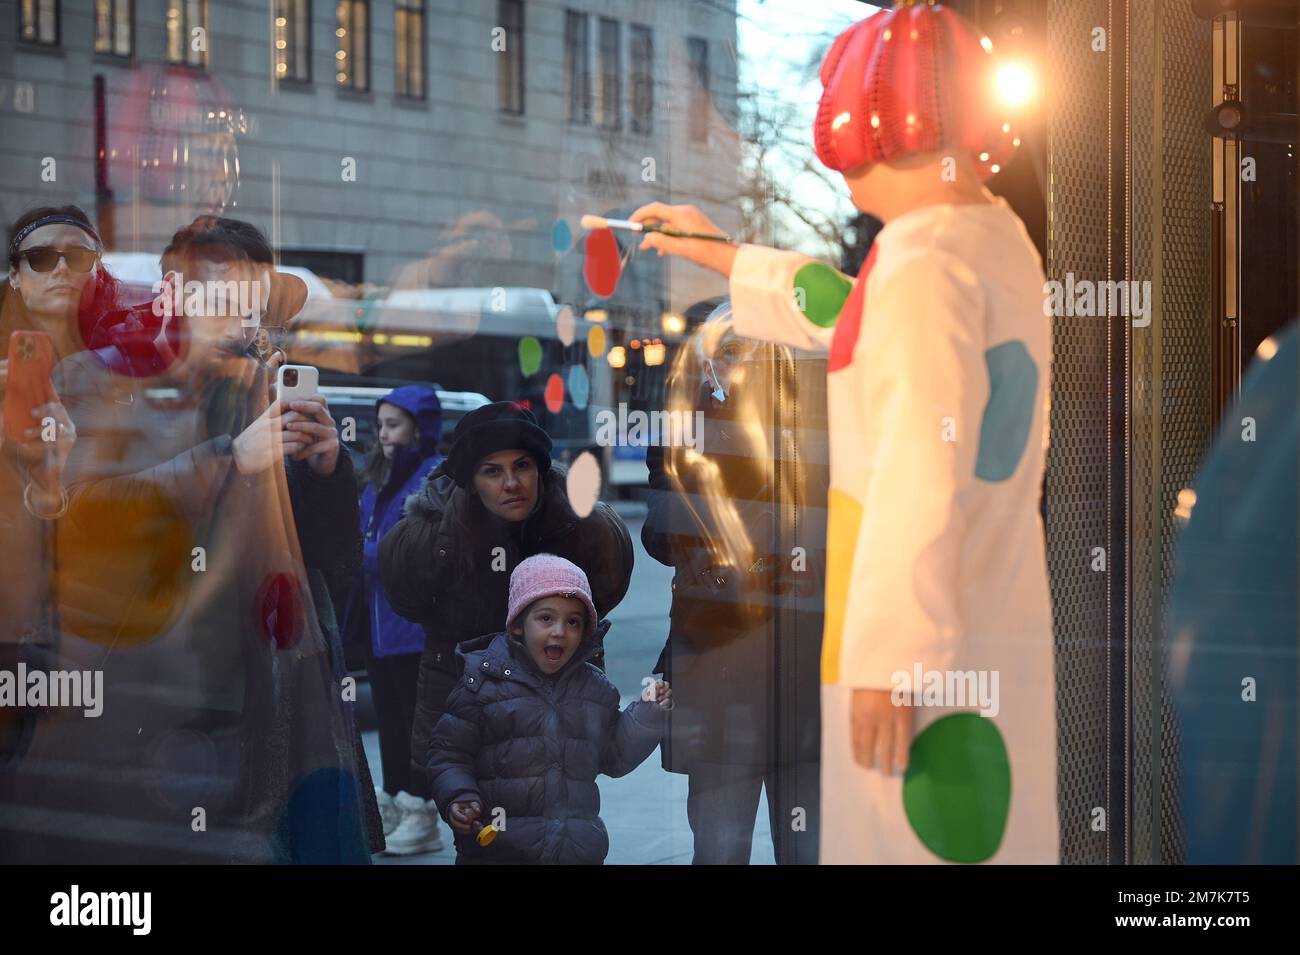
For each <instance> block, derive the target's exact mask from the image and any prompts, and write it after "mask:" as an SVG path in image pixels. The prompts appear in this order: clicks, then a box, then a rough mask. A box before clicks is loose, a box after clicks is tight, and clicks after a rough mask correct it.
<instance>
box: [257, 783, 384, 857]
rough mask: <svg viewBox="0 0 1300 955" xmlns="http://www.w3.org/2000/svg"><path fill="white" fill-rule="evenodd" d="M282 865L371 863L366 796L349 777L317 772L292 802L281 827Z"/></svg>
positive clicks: (280, 853) (297, 791)
mask: <svg viewBox="0 0 1300 955" xmlns="http://www.w3.org/2000/svg"><path fill="white" fill-rule="evenodd" d="M278 836H279V840H278V841H279V852H278V853H277V855H278V856H279V860H280V861H281V862H288V863H293V864H296V865H338V864H351V865H356V864H358V863H360V864H364V863H368V862H369V861H370V850H369V846H368V844H367V841H366V835H365V832H364V831H363V829H362V826H361V795H360V792H359V790H358V789H357V782H356V780H355V779H354V778H353V777H352V775H351V774H350V773H346V772H343V771H342V770H340V769H332V768H331V769H318V770H315V771H314V772H312V773H310V774H308V775H307V777H306V778H305V779H303V780H302V782H300V783H299V784H298V786H297V788H296V789H294V791H293V795H292V796H290V797H289V805H288V808H287V809H286V811H285V814H284V817H283V819H282V820H281V822H280V829H279V833H278Z"/></svg>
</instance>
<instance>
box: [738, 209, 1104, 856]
mask: <svg viewBox="0 0 1300 955" xmlns="http://www.w3.org/2000/svg"><path fill="white" fill-rule="evenodd" d="M868 267H869V269H870V271H869V273H868V277H867V278H865V279H864V280H860V281H862V282H864V283H865V284H864V286H863V288H862V289H860V290H858V291H857V292H856V293H855V294H854V295H852V296H850V297H849V298H848V301H847V302H844V301H843V298H844V295H845V293H846V292H847V285H846V280H844V279H843V278H842V277H840V276H838V274H837V273H835V272H834V271H833V270H831V269H829V267H827V266H824V265H821V264H818V263H814V262H813V260H810V259H808V258H806V257H804V256H802V255H798V254H795V253H790V252H780V251H775V250H772V249H766V248H761V247H757V246H743V247H742V248H741V250H740V251H739V253H738V254H737V256H736V261H735V266H734V269H733V272H732V275H731V297H732V304H733V308H734V312H735V320H736V324H737V331H738V332H739V333H740V334H743V335H746V336H749V337H752V338H761V339H768V340H773V341H779V342H783V343H786V344H788V345H791V346H793V347H796V348H803V349H811V350H818V351H823V352H829V354H830V370H829V374H828V382H827V391H828V401H829V406H830V407H829V412H830V428H831V492H830V514H829V520H828V527H829V531H828V541H827V550H828V560H829V569H828V574H827V582H826V629H825V637H824V646H823V652H822V684H823V691H822V693H823V696H822V705H823V713H822V725H823V730H822V733H823V736H822V783H823V790H822V840H821V845H822V849H821V853H822V861H823V862H834V863H841V862H843V863H847V862H855V863H856V862H939V861H944V860H948V861H972V862H973V861H991V862H1041V863H1050V862H1056V861H1057V859H1058V820H1057V806H1056V709H1055V677H1054V654H1053V645H1052V617H1051V604H1050V597H1049V592H1048V578H1047V562H1046V553H1045V546H1044V534H1043V525H1042V521H1041V518H1040V515H1039V495H1040V488H1041V481H1042V476H1043V467H1044V461H1045V454H1046V448H1047V420H1048V417H1047V409H1048V393H1049V372H1050V365H1051V327H1050V323H1049V319H1048V318H1047V317H1046V314H1045V310H1044V302H1045V291H1044V284H1045V282H1044V276H1043V271H1042V266H1041V262H1040V260H1039V257H1038V254H1037V252H1036V250H1035V249H1034V247H1033V244H1032V243H1031V241H1030V240H1029V237H1028V235H1027V234H1026V232H1025V229H1024V226H1023V224H1022V223H1021V222H1020V220H1019V219H1018V218H1017V217H1016V216H1015V214H1014V213H1013V212H1012V211H1011V210H1010V208H1009V207H1008V206H1007V205H1006V203H1005V202H1003V201H1002V200H998V201H997V202H996V203H993V204H983V205H960V206H955V205H933V206H928V207H924V208H921V209H917V210H914V211H912V212H909V213H907V214H905V215H903V216H900V217H898V218H897V219H894V220H892V221H890V222H889V223H888V224H887V225H886V226H885V228H884V229H883V230H882V231H881V233H880V235H879V236H878V237H877V239H876V244H875V248H874V250H873V253H872V257H871V259H870V260H869V262H868ZM840 305H843V306H844V307H843V308H842V310H841V308H840V307H839V306H840ZM1086 557H1087V555H1082V556H1081V557H1080V560H1085V559H1086ZM918 668H919V670H920V672H921V676H922V685H923V686H925V685H927V682H926V681H928V680H929V681H932V680H934V677H933V676H931V675H930V674H931V673H932V672H933V673H935V674H938V676H939V679H940V680H942V683H943V685H944V687H945V688H946V690H947V692H946V695H945V696H943V697H942V698H940V699H936V698H934V697H931V698H930V699H929V701H928V702H929V703H930V704H938V705H926V706H923V707H921V708H919V709H918V710H916V727H917V733H918V734H920V733H921V731H923V730H925V729H926V728H927V727H930V726H931V724H933V723H935V721H937V720H939V719H940V718H942V717H947V716H952V715H953V714H955V713H959V712H967V713H969V712H974V711H978V710H980V709H984V710H986V712H985V714H984V716H985V718H986V719H988V720H989V721H990V722H991V723H992V725H993V726H994V727H996V729H997V734H993V735H994V737H995V739H996V737H997V736H1000V739H1001V742H1002V744H1004V746H1005V752H1006V757H1005V760H1003V759H1001V758H1000V757H999V758H993V757H990V758H986V756H987V753H986V751H985V750H983V749H979V750H974V749H973V748H969V747H968V750H967V752H968V753H969V752H976V753H977V754H979V755H977V756H976V757H971V758H967V759H966V763H965V764H963V765H964V766H965V768H964V769H963V768H960V767H956V762H952V761H950V762H949V763H948V764H936V763H935V762H934V760H933V759H931V761H930V762H928V763H925V764H924V765H926V766H927V767H928V772H929V773H930V781H931V782H937V783H938V784H939V788H940V789H942V788H943V786H944V785H947V784H949V783H952V782H953V780H952V779H946V778H945V771H946V769H948V768H950V767H956V768H952V773H954V774H956V775H957V776H960V777H961V778H959V779H957V783H959V784H964V785H965V786H966V787H967V788H965V789H962V788H961V785H957V786H956V788H952V787H949V788H948V789H946V790H943V791H944V792H946V793H947V794H948V798H949V803H948V804H947V805H949V809H951V801H952V799H954V798H955V799H956V800H957V802H958V803H960V805H961V806H964V810H961V809H960V808H959V810H958V818H959V822H958V823H956V824H954V823H952V822H951V821H949V822H948V823H947V828H945V827H944V826H943V825H939V826H938V828H937V829H936V828H935V826H936V824H935V823H933V822H930V823H926V822H924V819H927V818H928V819H931V820H933V818H935V812H937V810H936V811H934V812H932V811H930V810H933V809H934V806H933V805H930V804H928V803H925V793H926V792H934V791H936V790H935V789H934V787H931V788H930V789H928V790H927V789H924V788H923V787H921V785H920V781H919V780H918V782H917V783H916V784H915V785H914V784H913V783H912V782H911V781H910V778H909V783H908V786H909V788H908V790H907V793H908V796H907V797H906V798H908V799H912V800H913V802H912V803H909V804H906V805H905V791H904V779H903V778H902V777H899V776H892V775H882V774H881V773H879V772H876V771H868V770H865V769H863V768H861V767H860V766H859V765H857V764H856V763H855V761H854V759H853V756H852V751H851V748H850V738H849V702H850V697H851V694H852V691H853V690H854V689H877V690H893V689H895V688H904V687H905V686H906V685H907V684H904V683H903V682H902V680H901V679H900V674H907V676H908V679H909V680H911V679H912V678H914V676H915V675H916V672H917V669H918ZM981 679H982V680H983V681H984V682H983V684H982V686H983V688H984V690H985V695H984V697H983V699H982V700H981V699H979V693H978V692H974V693H971V692H967V693H966V694H965V695H964V696H963V695H958V694H959V692H960V691H970V690H977V688H978V687H979V686H980V684H979V683H978V681H979V680H981ZM995 680H996V682H994V681H995ZM928 685H929V686H931V688H933V686H934V684H933V683H929V684H928ZM994 689H996V693H994V692H993V691H994ZM972 697H974V698H972ZM989 701H992V702H993V703H994V706H991V707H990V706H983V704H984V703H986V702H989ZM994 709H996V715H993V710H994ZM963 720H964V721H963ZM954 725H962V726H972V725H973V726H974V728H975V729H976V730H978V731H980V732H981V733H984V734H985V735H988V734H987V729H988V727H987V725H985V724H983V723H977V722H976V721H974V720H972V719H970V718H969V717H965V718H962V719H958V720H954V721H950V722H949V723H948V724H946V726H954ZM937 735H938V734H937V731H936V733H935V734H930V737H929V738H931V739H935V738H937ZM918 745H919V744H918ZM995 749H998V750H1000V747H997V746H996V744H995ZM913 752H914V753H916V752H917V750H916V749H915V748H914V750H913ZM944 752H948V751H944ZM967 764H969V765H967ZM916 765H918V766H919V765H921V763H920V762H918V763H917V764H916ZM970 765H974V766H975V767H976V769H975V770H974V771H971V772H967V771H968V770H970ZM990 767H998V768H992V769H991V768H990ZM1008 770H1009V777H1010V779H1009V798H1008V797H1007V795H1006V791H1005V788H1006V787H1005V785H1003V786H1002V788H1001V789H999V787H998V786H996V785H988V779H987V778H986V777H987V776H992V777H994V778H998V779H1003V777H1005V776H1006V775H1007V772H1008ZM963 772H967V775H966V776H961V773H963ZM999 774H1001V775H1000V776H999ZM1003 782H1004V783H1005V779H1003ZM999 793H1001V795H999ZM954 794H955V795H954ZM916 799H920V800H921V802H920V803H916V802H915V800H916ZM972 806H974V807H976V809H975V810H972ZM927 807H928V809H927ZM961 811H966V812H968V813H969V812H971V811H975V812H976V815H977V816H978V818H979V820H980V823H979V824H978V825H973V824H968V822H962V821H960V818H961V817H960V812H961ZM939 815H942V813H939ZM943 818H945V819H949V820H951V818H952V816H951V812H950V813H949V815H947V816H944V817H943ZM918 819H920V820H922V821H920V822H918ZM1088 822H1089V821H1088V820H1077V821H1076V823H1077V824H1078V825H1087V824H1088ZM954 825H955V828H953V827H954ZM977 832H978V833H980V834H976V833H977ZM936 833H937V835H936ZM990 833H991V835H990Z"/></svg>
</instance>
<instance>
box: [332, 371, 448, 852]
mask: <svg viewBox="0 0 1300 955" xmlns="http://www.w3.org/2000/svg"><path fill="white" fill-rule="evenodd" d="M375 419H376V431H377V433H378V435H379V441H378V443H377V444H376V445H375V447H374V449H372V451H371V453H370V457H369V459H368V461H367V463H366V469H365V472H364V475H365V478H366V485H365V488H364V490H363V491H362V492H361V532H362V535H363V536H364V538H365V540H364V545H365V553H364V558H363V563H362V573H363V575H364V591H363V592H364V594H365V606H361V602H360V601H359V600H354V601H353V602H352V605H351V606H349V608H348V617H349V624H352V623H355V622H356V621H353V620H352V619H351V618H352V617H353V615H355V614H366V615H367V616H368V618H369V619H368V621H367V622H368V625H369V626H368V629H369V631H370V641H369V643H368V644H367V651H368V652H367V654H366V657H367V661H366V662H367V671H368V672H369V675H370V688H371V693H372V695H373V698H374V703H375V713H376V715H377V716H378V718H379V759H380V765H381V766H382V768H383V774H384V781H383V788H382V790H381V791H380V792H379V793H378V797H379V809H380V813H381V815H382V816H383V819H384V836H385V841H386V842H387V844H388V850H387V851H388V852H389V853H391V854H393V855H414V854H416V853H419V852H432V851H436V850H437V849H439V848H440V845H441V844H440V840H439V836H438V814H437V810H436V809H435V808H434V805H433V803H432V801H430V800H429V798H428V793H427V791H426V790H427V789H428V783H427V782H426V781H425V780H424V779H423V778H421V774H418V773H414V772H413V771H412V765H411V724H412V722H413V721H414V718H415V690H416V680H417V677H418V675H419V668H420V653H421V651H422V650H423V649H424V630H423V629H422V628H421V627H420V625H419V624H416V623H412V622H411V621H409V620H406V619H404V618H402V617H399V616H398V615H397V614H396V613H394V612H393V609H392V608H391V607H390V606H389V605H388V600H387V599H386V598H385V597H384V590H383V587H381V586H380V580H379V541H380V540H381V539H382V538H383V536H384V534H385V533H386V532H387V531H388V530H389V528H391V527H392V526H393V525H394V524H396V523H397V522H398V521H399V520H401V517H402V505H403V503H404V502H405V501H406V498H407V496H408V495H410V494H413V493H415V491H417V490H418V489H419V488H420V487H421V485H422V484H423V482H424V478H425V475H427V474H428V473H429V472H430V471H432V470H433V469H434V468H435V467H437V466H438V464H439V463H440V462H441V461H442V458H441V456H439V454H438V453H437V449H438V441H439V439H440V438H441V437H442V406H441V404H439V402H438V394H437V392H435V391H434V390H433V389H432V388H428V387H425V386H424V385H406V386H403V387H401V388H396V389H394V390H393V391H390V392H389V393H388V394H387V395H385V396H384V397H383V398H382V399H381V400H380V401H379V402H378V404H376V406H375Z"/></svg>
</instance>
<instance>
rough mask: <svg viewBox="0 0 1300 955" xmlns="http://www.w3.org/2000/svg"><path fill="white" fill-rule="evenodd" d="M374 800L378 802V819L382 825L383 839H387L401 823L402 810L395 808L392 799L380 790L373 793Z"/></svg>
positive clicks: (395, 805)
mask: <svg viewBox="0 0 1300 955" xmlns="http://www.w3.org/2000/svg"><path fill="white" fill-rule="evenodd" d="M375 798H376V799H378V800H379V818H380V820H381V821H382V822H383V824H384V838H385V839H387V838H388V837H389V836H390V835H392V834H393V830H394V829H396V828H397V824H398V823H399V822H401V821H402V810H400V809H398V808H397V803H396V802H394V800H393V797H392V796H390V795H388V793H386V792H384V791H383V790H382V789H378V790H376V791H375Z"/></svg>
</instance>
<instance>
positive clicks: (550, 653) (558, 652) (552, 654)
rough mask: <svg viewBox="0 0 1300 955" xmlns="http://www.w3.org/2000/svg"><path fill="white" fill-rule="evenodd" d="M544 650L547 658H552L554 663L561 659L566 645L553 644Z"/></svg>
mask: <svg viewBox="0 0 1300 955" xmlns="http://www.w3.org/2000/svg"><path fill="white" fill-rule="evenodd" d="M542 652H543V653H545V654H546V659H548V660H550V661H551V662H552V663H559V662H560V659H561V658H562V657H563V656H564V647H561V646H554V645H552V646H549V647H547V648H546V649H545V650H543V651H542Z"/></svg>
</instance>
